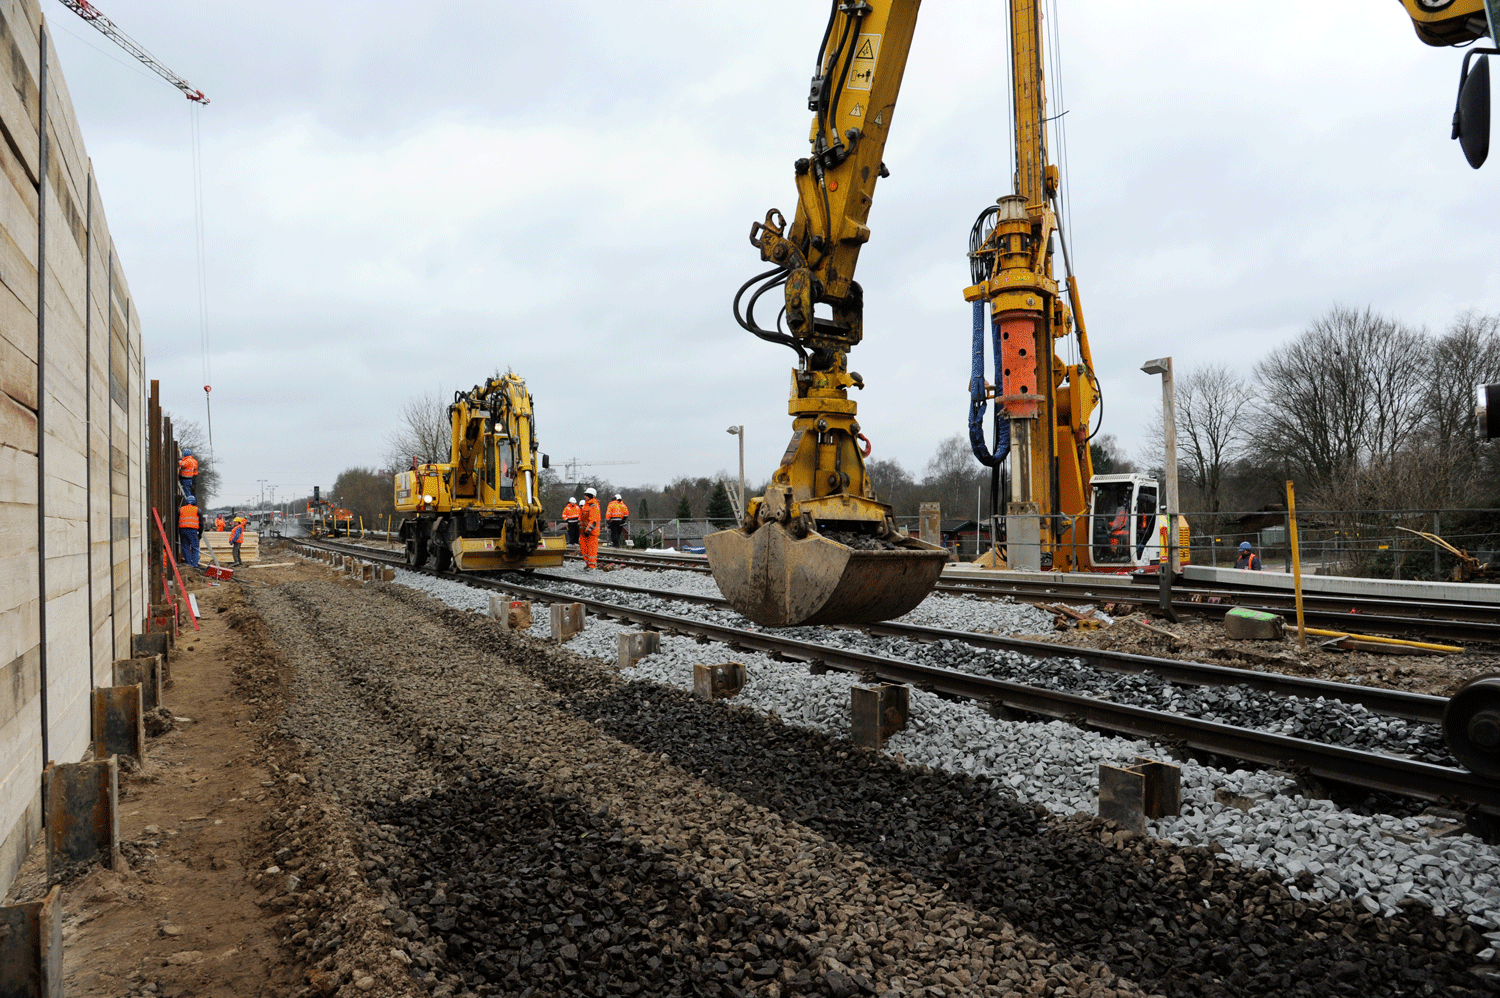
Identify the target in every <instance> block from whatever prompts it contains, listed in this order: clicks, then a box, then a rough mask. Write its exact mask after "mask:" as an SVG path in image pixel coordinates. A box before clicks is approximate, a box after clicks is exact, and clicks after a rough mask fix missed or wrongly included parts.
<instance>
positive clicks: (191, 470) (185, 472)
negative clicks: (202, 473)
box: [177, 454, 198, 478]
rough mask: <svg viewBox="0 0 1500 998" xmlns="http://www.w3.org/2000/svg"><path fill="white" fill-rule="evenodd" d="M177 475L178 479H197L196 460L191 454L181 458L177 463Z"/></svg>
mask: <svg viewBox="0 0 1500 998" xmlns="http://www.w3.org/2000/svg"><path fill="white" fill-rule="evenodd" d="M177 475H178V477H180V478H197V477H198V459H197V458H196V457H194V456H193V455H191V454H188V455H186V456H185V457H183V459H182V460H181V461H178V462H177Z"/></svg>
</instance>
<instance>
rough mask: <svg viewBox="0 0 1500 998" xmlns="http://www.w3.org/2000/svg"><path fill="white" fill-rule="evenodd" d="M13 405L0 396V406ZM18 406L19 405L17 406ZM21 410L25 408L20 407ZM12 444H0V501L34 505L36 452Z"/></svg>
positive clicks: (33, 448)
mask: <svg viewBox="0 0 1500 998" xmlns="http://www.w3.org/2000/svg"><path fill="white" fill-rule="evenodd" d="M7 404H8V405H15V403H14V402H10V401H9V400H7V399H6V398H5V397H4V396H0V406H3V405H7ZM18 408H19V407H18ZM21 411H22V412H25V411H26V410H24V409H22V410H21ZM23 442H24V441H23ZM35 450H36V448H35V446H34V445H33V447H32V449H31V450H30V451H25V450H21V449H19V448H17V447H13V446H0V503H7V502H9V503H19V504H21V505H23V506H24V505H29V506H31V507H33V508H35V506H36V453H35Z"/></svg>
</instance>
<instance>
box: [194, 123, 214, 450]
mask: <svg viewBox="0 0 1500 998" xmlns="http://www.w3.org/2000/svg"><path fill="white" fill-rule="evenodd" d="M200 106H201V105H199V104H197V103H194V104H193V105H192V106H191V107H189V108H188V123H189V128H190V131H191V134H192V145H193V229H194V234H195V236H196V239H197V250H198V346H199V349H200V351H201V352H202V361H203V408H204V411H205V413H206V415H207V417H208V453H209V456H210V458H211V457H212V456H213V450H214V412H213V405H212V403H211V399H212V393H213V360H212V352H211V350H210V348H209V337H208V262H207V254H206V252H205V239H204V231H203V139H202V135H203V127H202V122H201V121H200V119H199V117H198V112H199V108H200Z"/></svg>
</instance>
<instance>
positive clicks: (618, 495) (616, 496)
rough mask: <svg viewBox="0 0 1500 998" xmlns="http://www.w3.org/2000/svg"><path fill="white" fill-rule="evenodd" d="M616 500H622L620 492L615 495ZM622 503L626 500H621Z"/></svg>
mask: <svg viewBox="0 0 1500 998" xmlns="http://www.w3.org/2000/svg"><path fill="white" fill-rule="evenodd" d="M615 498H616V499H620V493H618V492H616V493H615ZM620 501H621V502H624V500H623V499H621V500H620Z"/></svg>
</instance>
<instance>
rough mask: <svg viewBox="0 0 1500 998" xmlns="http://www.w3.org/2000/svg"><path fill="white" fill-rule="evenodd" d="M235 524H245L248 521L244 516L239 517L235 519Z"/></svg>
mask: <svg viewBox="0 0 1500 998" xmlns="http://www.w3.org/2000/svg"><path fill="white" fill-rule="evenodd" d="M234 522H235V523H245V522H246V520H245V518H244V517H243V516H237V517H235V518H234Z"/></svg>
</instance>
